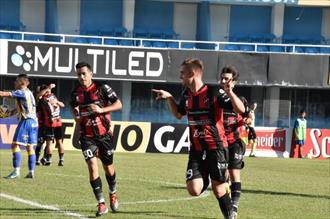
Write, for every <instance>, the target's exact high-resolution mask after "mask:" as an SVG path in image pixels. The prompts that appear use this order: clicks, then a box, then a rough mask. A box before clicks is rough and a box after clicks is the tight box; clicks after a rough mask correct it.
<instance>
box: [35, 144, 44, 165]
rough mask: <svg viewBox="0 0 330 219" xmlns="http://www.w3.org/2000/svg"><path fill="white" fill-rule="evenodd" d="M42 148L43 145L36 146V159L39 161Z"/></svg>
mask: <svg viewBox="0 0 330 219" xmlns="http://www.w3.org/2000/svg"><path fill="white" fill-rule="evenodd" d="M41 149H42V145H37V147H36V151H35V152H36V160H37V161H38V160H39V157H40V151H41Z"/></svg>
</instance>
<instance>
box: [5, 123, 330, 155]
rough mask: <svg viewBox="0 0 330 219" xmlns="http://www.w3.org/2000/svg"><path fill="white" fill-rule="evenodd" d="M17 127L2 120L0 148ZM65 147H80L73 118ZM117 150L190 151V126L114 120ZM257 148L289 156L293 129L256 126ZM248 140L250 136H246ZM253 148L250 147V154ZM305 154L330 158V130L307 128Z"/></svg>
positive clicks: (259, 151)
mask: <svg viewBox="0 0 330 219" xmlns="http://www.w3.org/2000/svg"><path fill="white" fill-rule="evenodd" d="M16 127H17V119H16V117H10V118H6V119H1V121H0V149H10V146H11V143H12V139H13V136H14V133H15V129H16ZM63 127H64V148H65V150H76V149H80V145H79V130H78V129H77V127H76V125H75V122H74V120H73V119H63ZM111 129H112V132H113V134H114V136H115V137H114V144H115V145H116V151H117V152H132V153H145V152H149V153H188V150H189V146H190V142H189V128H188V127H187V126H186V125H183V124H165V123H164V124H162V123H149V122H117V121H113V122H112V128H111ZM255 130H256V133H257V141H256V142H257V151H256V155H257V156H260V157H288V156H289V152H290V147H291V146H292V143H291V142H292V141H291V139H292V138H291V136H292V132H291V130H292V129H283V128H276V127H272V128H269V127H256V128H255ZM243 138H244V139H246V135H244V136H243ZM250 151H251V148H250V147H247V152H246V155H248V154H249V152H250ZM302 155H303V157H309V158H314V159H329V158H330V129H307V139H306V143H305V146H304V147H303V148H302Z"/></svg>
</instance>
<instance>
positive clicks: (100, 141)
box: [80, 134, 115, 165]
mask: <svg viewBox="0 0 330 219" xmlns="http://www.w3.org/2000/svg"><path fill="white" fill-rule="evenodd" d="M80 144H81V150H82V152H83V155H84V158H85V160H86V161H87V160H90V159H92V158H93V157H98V158H100V160H101V161H102V163H103V164H105V165H111V164H112V163H113V154H114V151H115V148H114V144H113V137H112V136H111V135H110V134H106V135H103V136H99V137H94V138H90V137H86V136H82V137H81V138H80Z"/></svg>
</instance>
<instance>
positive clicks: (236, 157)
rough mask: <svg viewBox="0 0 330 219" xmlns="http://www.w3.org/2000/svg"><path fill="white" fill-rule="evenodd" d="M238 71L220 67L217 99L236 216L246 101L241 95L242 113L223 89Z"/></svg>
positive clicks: (235, 80)
mask: <svg viewBox="0 0 330 219" xmlns="http://www.w3.org/2000/svg"><path fill="white" fill-rule="evenodd" d="M238 76H239V72H238V71H237V69H236V68H235V67H233V66H227V67H224V68H223V69H222V71H221V72H220V74H219V81H218V83H219V85H220V89H219V101H220V103H221V105H222V106H223V107H224V113H223V116H224V118H223V119H224V128H225V134H226V137H227V142H228V152H229V165H228V170H229V175H230V180H231V186H230V189H231V199H232V204H233V213H234V215H235V218H236V217H237V210H238V204H239V199H240V195H241V173H240V172H241V169H242V168H243V167H244V162H243V157H244V153H245V143H244V142H243V140H242V139H241V137H240V128H241V129H242V126H243V125H244V122H243V121H244V120H243V119H244V118H247V117H248V113H249V110H248V106H247V101H246V100H244V99H245V98H244V99H243V97H241V99H243V100H242V102H243V103H244V102H245V103H246V104H244V107H245V109H244V113H243V114H240V112H241V110H239V109H238V107H235V106H234V105H233V104H232V101H231V100H232V98H230V96H229V95H228V92H229V91H227V92H226V91H225V89H226V87H228V86H230V87H231V90H232V89H233V88H234V86H235V85H236V83H237V80H238Z"/></svg>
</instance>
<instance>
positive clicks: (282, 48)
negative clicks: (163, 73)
mask: <svg viewBox="0 0 330 219" xmlns="http://www.w3.org/2000/svg"><path fill="white" fill-rule="evenodd" d="M0 39H9V40H24V41H34V42H35V41H39V42H48V43H52V42H56V43H74V44H90V45H107V46H109V45H111V46H115V47H116V46H118V47H127V46H129V47H144V48H159V49H192V50H212V51H214V50H217V51H230V52H248V53H289V54H308V55H330V45H329V44H328V45H319V44H317V45H314V44H283V43H255V42H254V43H250V42H223V41H194V40H178V39H154V38H133V37H112V36H96V35H94V36H92V35H73V34H52V33H39V32H21V31H8V30H0Z"/></svg>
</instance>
